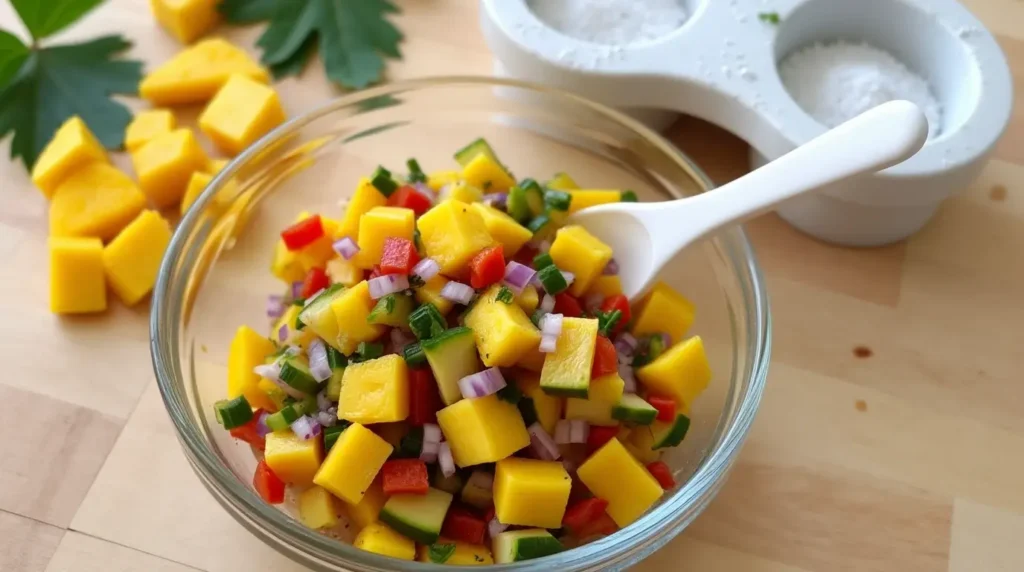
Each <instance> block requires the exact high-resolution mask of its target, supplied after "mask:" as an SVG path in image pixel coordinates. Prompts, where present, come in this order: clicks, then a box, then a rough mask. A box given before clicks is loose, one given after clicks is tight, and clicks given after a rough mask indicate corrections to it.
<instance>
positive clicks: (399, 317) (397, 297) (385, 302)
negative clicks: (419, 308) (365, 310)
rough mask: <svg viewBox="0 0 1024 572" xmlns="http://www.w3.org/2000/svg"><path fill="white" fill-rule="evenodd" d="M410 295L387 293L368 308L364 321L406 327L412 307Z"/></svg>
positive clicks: (393, 326)
mask: <svg viewBox="0 0 1024 572" xmlns="http://www.w3.org/2000/svg"><path fill="white" fill-rule="evenodd" d="M413 305H414V304H413V301H412V296H406V295H405V294H388V295H387V296H384V297H383V298H381V299H380V300H377V305H376V306H374V307H373V310H370V314H369V315H368V316H366V321H367V322H368V323H371V324H381V325H384V326H391V327H392V328H403V329H405V328H408V327H409V314H410V313H411V312H412V307H413Z"/></svg>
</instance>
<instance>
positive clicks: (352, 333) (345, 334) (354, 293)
mask: <svg viewBox="0 0 1024 572" xmlns="http://www.w3.org/2000/svg"><path fill="white" fill-rule="evenodd" d="M374 305H375V303H374V301H373V299H372V298H370V287H369V285H368V284H367V283H366V281H365V280H363V281H362V282H360V283H359V284H356V285H355V286H353V287H351V288H349V289H348V290H345V293H344V294H342V295H341V296H340V297H338V299H337V300H335V301H334V302H331V311H332V312H334V316H335V317H336V318H337V319H338V323H339V324H344V325H345V327H344V328H342V329H341V331H340V332H339V333H338V337H337V339H334V340H324V341H325V342H327V343H329V344H331V345H332V346H334V347H335V348H336V349H337V350H338V351H340V352H341V353H343V354H346V355H348V354H351V353H352V352H354V351H356V346H358V345H359V342H372V341H373V340H375V339H377V338H379V337H380V336H381V334H383V333H384V327H383V326H378V325H377V324H371V323H369V322H367V321H366V318H367V317H369V315H370V310H372V309H373V307H374Z"/></svg>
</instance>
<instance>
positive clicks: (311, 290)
mask: <svg viewBox="0 0 1024 572" xmlns="http://www.w3.org/2000/svg"><path fill="white" fill-rule="evenodd" d="M330 285H331V279H330V278H328V277H327V273H326V272H324V269H323V268H310V269H309V272H307V273H306V278H305V280H303V281H302V290H301V291H300V292H299V296H302V297H303V298H309V297H310V296H312V295H313V294H316V293H317V292H319V291H321V290H323V289H324V288H327V287H328V286H330Z"/></svg>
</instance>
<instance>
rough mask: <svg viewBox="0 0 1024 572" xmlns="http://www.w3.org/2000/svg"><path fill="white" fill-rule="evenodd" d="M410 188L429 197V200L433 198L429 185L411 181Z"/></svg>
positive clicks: (432, 190)
mask: <svg viewBox="0 0 1024 572" xmlns="http://www.w3.org/2000/svg"><path fill="white" fill-rule="evenodd" d="M412 188H414V189H416V190H417V191H419V192H421V193H423V196H425V197H430V200H431V202H433V200H434V194H435V193H434V189H431V188H430V185H428V184H426V183H413V184H412Z"/></svg>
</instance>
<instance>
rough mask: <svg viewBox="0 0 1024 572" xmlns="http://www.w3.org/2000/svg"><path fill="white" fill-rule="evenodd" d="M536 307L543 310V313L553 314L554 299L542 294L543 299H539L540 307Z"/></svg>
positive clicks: (549, 295)
mask: <svg viewBox="0 0 1024 572" xmlns="http://www.w3.org/2000/svg"><path fill="white" fill-rule="evenodd" d="M538 307H539V308H540V309H541V310H543V311H544V313H550V312H553V311H554V310H555V297H554V296H552V295H551V294H544V298H542V299H541V301H540V306H538Z"/></svg>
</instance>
